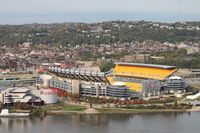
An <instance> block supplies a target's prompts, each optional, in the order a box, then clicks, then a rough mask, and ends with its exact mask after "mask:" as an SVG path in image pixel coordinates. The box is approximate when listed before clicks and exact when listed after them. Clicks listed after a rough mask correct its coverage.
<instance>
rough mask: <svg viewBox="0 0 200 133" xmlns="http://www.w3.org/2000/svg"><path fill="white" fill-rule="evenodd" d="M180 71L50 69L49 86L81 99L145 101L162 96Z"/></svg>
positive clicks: (125, 66) (130, 66) (126, 66)
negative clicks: (143, 99)
mask: <svg viewBox="0 0 200 133" xmlns="http://www.w3.org/2000/svg"><path fill="white" fill-rule="evenodd" d="M176 71H177V68H176V67H175V66H166V65H155V64H142V63H125V62H117V63H115V67H114V68H113V69H111V70H110V71H109V72H100V71H95V70H89V69H85V70H84V69H80V68H73V69H62V68H58V67H49V68H48V72H49V73H50V74H52V75H54V78H53V79H52V80H50V81H49V83H48V85H49V87H50V88H51V89H53V90H54V91H57V92H59V91H61V92H63V91H65V92H67V93H71V94H78V95H80V96H93V97H107V98H110V97H111V98H119V99H131V98H143V97H151V96H159V95H160V92H161V91H160V90H161V88H162V86H163V85H164V84H165V81H166V80H167V79H168V78H169V77H170V76H171V75H172V74H173V73H175V72H176Z"/></svg>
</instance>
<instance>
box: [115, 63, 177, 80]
mask: <svg viewBox="0 0 200 133" xmlns="http://www.w3.org/2000/svg"><path fill="white" fill-rule="evenodd" d="M176 71H177V68H176V67H175V66H165V65H154V64H142V63H123V62H117V63H115V68H114V69H113V72H112V74H113V75H114V76H124V77H134V78H144V79H154V80H164V79H165V78H167V77H168V76H170V75H171V74H173V73H174V72H176Z"/></svg>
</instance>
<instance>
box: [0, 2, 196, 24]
mask: <svg viewBox="0 0 200 133" xmlns="http://www.w3.org/2000/svg"><path fill="white" fill-rule="evenodd" d="M111 20H126V21H138V20H146V21H156V22H177V21H181V22H182V21H200V0H0V24H25V23H60V22H86V23H93V22H102V21H111Z"/></svg>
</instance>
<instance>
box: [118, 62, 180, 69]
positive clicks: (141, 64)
mask: <svg viewBox="0 0 200 133" xmlns="http://www.w3.org/2000/svg"><path fill="white" fill-rule="evenodd" d="M115 64H116V65H127V66H141V67H152V68H162V69H176V67H175V66H167V65H156V64H144V63H128V62H116V63H115Z"/></svg>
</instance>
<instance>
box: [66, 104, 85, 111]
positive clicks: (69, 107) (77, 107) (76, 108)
mask: <svg viewBox="0 0 200 133" xmlns="http://www.w3.org/2000/svg"><path fill="white" fill-rule="evenodd" d="M86 109H87V107H85V106H81V105H73V104H65V105H64V110H65V111H84V110H86Z"/></svg>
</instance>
